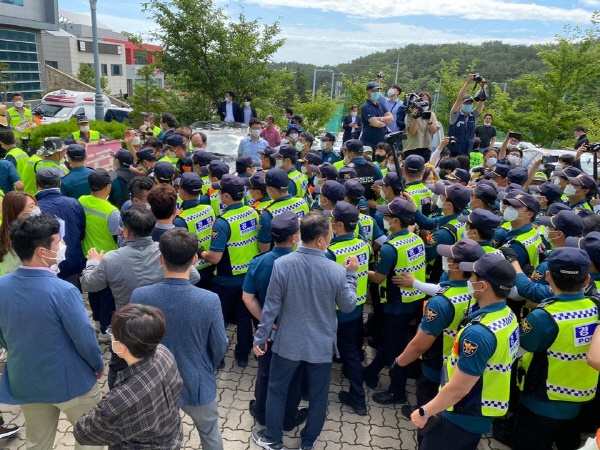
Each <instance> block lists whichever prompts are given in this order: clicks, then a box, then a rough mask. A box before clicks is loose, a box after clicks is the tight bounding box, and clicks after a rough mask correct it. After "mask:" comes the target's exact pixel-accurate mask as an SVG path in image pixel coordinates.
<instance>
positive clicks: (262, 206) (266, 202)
mask: <svg viewBox="0 0 600 450" xmlns="http://www.w3.org/2000/svg"><path fill="white" fill-rule="evenodd" d="M271 203H273V200H271V199H270V198H269V200H264V201H262V202H261V201H260V200H256V201H253V202H252V203H251V206H252V207H253V208H254V209H255V210H256V211H257V212H258V214H262V212H263V211H264V210H265V209H266V208H267V206H269V205H270V204H271Z"/></svg>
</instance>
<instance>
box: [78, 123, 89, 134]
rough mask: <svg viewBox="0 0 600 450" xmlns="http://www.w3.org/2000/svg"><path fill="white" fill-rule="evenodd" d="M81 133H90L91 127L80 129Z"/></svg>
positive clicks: (86, 126) (85, 126)
mask: <svg viewBox="0 0 600 450" xmlns="http://www.w3.org/2000/svg"><path fill="white" fill-rule="evenodd" d="M79 131H81V132H82V133H87V132H88V131H90V126H89V125H84V126H82V127H79Z"/></svg>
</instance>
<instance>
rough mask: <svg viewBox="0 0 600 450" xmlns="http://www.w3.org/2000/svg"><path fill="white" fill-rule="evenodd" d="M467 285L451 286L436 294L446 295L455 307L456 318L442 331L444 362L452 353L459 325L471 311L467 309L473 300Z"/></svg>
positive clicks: (446, 298) (447, 299)
mask: <svg viewBox="0 0 600 450" xmlns="http://www.w3.org/2000/svg"><path fill="white" fill-rule="evenodd" d="M468 289H469V288H468V287H467V286H451V287H449V288H448V289H446V290H442V291H440V292H439V293H437V294H436V295H440V296H442V297H444V299H445V300H446V301H447V302H448V303H450V305H451V306H452V308H453V309H454V318H453V319H452V322H451V323H450V325H448V326H447V327H446V328H444V331H443V332H442V336H443V338H442V339H443V350H442V355H443V362H444V364H445V363H446V362H447V360H448V357H449V356H450V353H452V346H453V345H454V340H455V339H456V336H457V335H458V326H459V324H460V322H461V320H462V318H463V317H464V316H465V314H470V311H467V308H468V305H469V301H472V297H471V296H470V295H469V293H468ZM473 304H474V302H472V305H471V307H473Z"/></svg>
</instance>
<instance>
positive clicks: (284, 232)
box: [271, 211, 300, 239]
mask: <svg viewBox="0 0 600 450" xmlns="http://www.w3.org/2000/svg"><path fill="white" fill-rule="evenodd" d="M299 229H300V221H299V220H298V216H296V214H295V213H293V212H292V211H283V212H281V213H279V214H277V215H275V216H273V218H272V219H271V234H273V236H275V237H276V238H278V239H287V238H289V237H290V236H292V235H293V234H295V233H297V232H298V230H299Z"/></svg>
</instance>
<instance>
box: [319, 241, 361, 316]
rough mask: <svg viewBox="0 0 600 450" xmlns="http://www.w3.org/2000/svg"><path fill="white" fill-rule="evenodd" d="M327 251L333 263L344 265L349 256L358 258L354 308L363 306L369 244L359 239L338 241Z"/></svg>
mask: <svg viewBox="0 0 600 450" xmlns="http://www.w3.org/2000/svg"><path fill="white" fill-rule="evenodd" d="M329 251H330V252H331V253H333V255H334V256H335V261H336V262H337V263H338V264H340V265H342V266H343V265H344V261H346V258H347V257H348V256H350V255H354V256H356V257H357V258H358V270H357V271H356V276H357V277H358V283H357V285H356V306H359V305H363V304H364V303H365V302H366V301H367V281H368V275H369V273H368V270H369V259H370V251H371V250H370V248H369V244H367V243H366V242H365V241H363V240H362V239H360V238H358V239H357V238H353V239H350V240H348V241H340V242H336V243H334V244H331V245H330V246H329Z"/></svg>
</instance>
